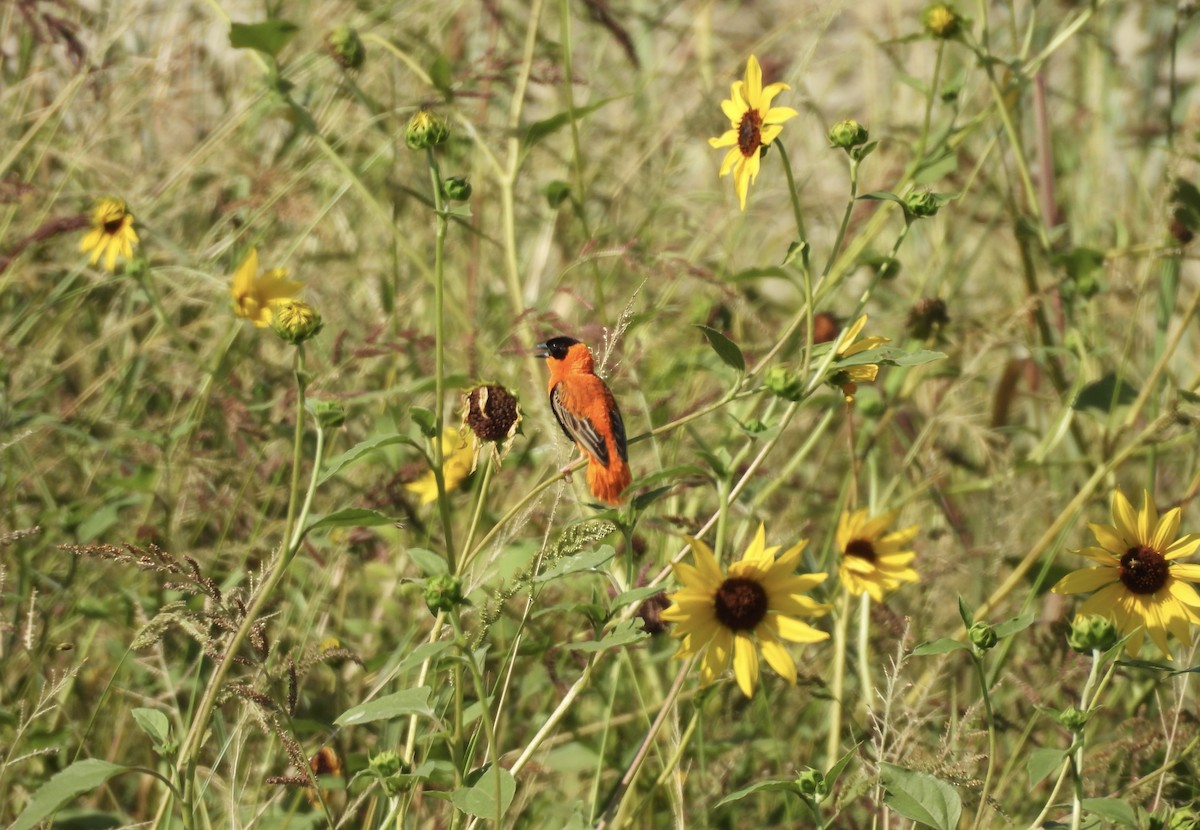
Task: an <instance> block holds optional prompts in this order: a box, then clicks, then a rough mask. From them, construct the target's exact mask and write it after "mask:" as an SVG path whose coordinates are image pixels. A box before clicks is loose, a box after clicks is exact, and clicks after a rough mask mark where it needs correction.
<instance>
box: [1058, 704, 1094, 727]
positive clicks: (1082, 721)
mask: <svg viewBox="0 0 1200 830" xmlns="http://www.w3.org/2000/svg"><path fill="white" fill-rule="evenodd" d="M1090 717H1091V715H1089V714H1088V713H1087V712H1081V711H1080V710H1078V709H1076V708H1075V707H1074V706H1068V707H1067V708H1066V709H1063V710H1062V711H1061V712H1059V713H1058V722H1059V723H1061V724H1062V725H1063V726H1065V727H1066V728H1067V729H1070V730H1071V731H1072V732H1078V731H1079V730H1081V729H1083V727H1084V726H1086V725H1087V722H1088V718H1090Z"/></svg>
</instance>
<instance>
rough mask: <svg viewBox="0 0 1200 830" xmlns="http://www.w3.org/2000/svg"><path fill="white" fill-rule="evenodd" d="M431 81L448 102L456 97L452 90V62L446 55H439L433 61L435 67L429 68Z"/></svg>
mask: <svg viewBox="0 0 1200 830" xmlns="http://www.w3.org/2000/svg"><path fill="white" fill-rule="evenodd" d="M429 80H430V81H431V82H433V85H434V86H435V87H436V88H437V90H438V92H440V93H442V94H443V95H445V96H446V99H447V100H449V99H451V98H453V97H454V91H453V90H452V89H451V88H450V83H451V81H452V80H453V79H452V78H451V75H450V61H448V60H447V59H446V56H445V55H441V54H439V55H438V56H437V57H436V58H434V59H433V65H432V66H430V67H429Z"/></svg>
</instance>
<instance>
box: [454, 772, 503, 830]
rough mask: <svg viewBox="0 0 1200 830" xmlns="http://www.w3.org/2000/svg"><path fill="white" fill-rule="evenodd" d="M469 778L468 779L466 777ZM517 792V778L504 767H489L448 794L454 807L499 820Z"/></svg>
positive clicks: (482, 817) (487, 819) (484, 817)
mask: <svg viewBox="0 0 1200 830" xmlns="http://www.w3.org/2000/svg"><path fill="white" fill-rule="evenodd" d="M468 780H470V779H468ZM497 786H499V788H500V805H499V806H500V813H501V814H500V815H496V787H497ZM516 792H517V779H515V778H513V775H512V773H511V772H509V771H508V770H506V769H505V768H504V767H489V768H487V769H485V770H484V771H483V772H482V773H481V774H480V775H478V777H476V778H475V779H474V781H473V782H472V783H471V784H470V785H469V786H466V787H459V788H458V789H457V790H455V791H454V792H453V793H451V795H450V803H452V804H453V805H454V806H455V807H457V808H458V809H460V810H462V811H463V812H464V813H467V814H469V815H472V816H476V817H477V818H481V819H484V820H485V821H496V822H498V821H500V820H501V819H502V818H504V811H505V810H507V809H508V805H509V804H512V800H513V796H514V795H515V794H516Z"/></svg>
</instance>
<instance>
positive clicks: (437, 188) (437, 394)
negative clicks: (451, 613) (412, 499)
mask: <svg viewBox="0 0 1200 830" xmlns="http://www.w3.org/2000/svg"><path fill="white" fill-rule="evenodd" d="M425 154H426V158H427V159H428V160H429V180H430V186H431V187H432V188H433V210H434V214H435V215H436V216H437V235H436V236H435V237H434V246H433V333H434V347H433V349H434V359H433V366H434V368H433V378H434V380H433V394H434V401H433V413H434V414H433V478H434V481H435V482H436V483H437V491H438V514H439V515H440V516H441V518H442V533H443V534H444V535H445V537H446V563H447V565H448V566H449V568H450V573H452V574H453V573H458V570H457V566H456V564H455V555H454V533H453V528H452V526H451V523H450V499H449V498H448V497H447V494H446V471H445V461H446V457H445V456H446V450H445V447H443V446H442V434H443V433H444V432H445V429H446V426H445V424H444V423H443V421H444V420H445V417H446V321H445V313H444V312H445V304H446V273H445V270H446V268H445V250H446V227H447V225H448V224H449V223H448V222H447V220H446V204H445V200H444V199H443V198H442V176H441V173H439V172H438V165H437V158H435V157H434V155H433V148H432V147H427V148H425Z"/></svg>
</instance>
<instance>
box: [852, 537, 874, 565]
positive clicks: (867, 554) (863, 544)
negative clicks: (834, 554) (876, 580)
mask: <svg viewBox="0 0 1200 830" xmlns="http://www.w3.org/2000/svg"><path fill="white" fill-rule="evenodd" d="M846 555H847V556H857V557H858V558H859V559H865V560H867V561H868V562H874V561H875V546H874V545H872V544H871V540H870V539H851V540H850V541H849V542H848V543H847V544H846Z"/></svg>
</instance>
